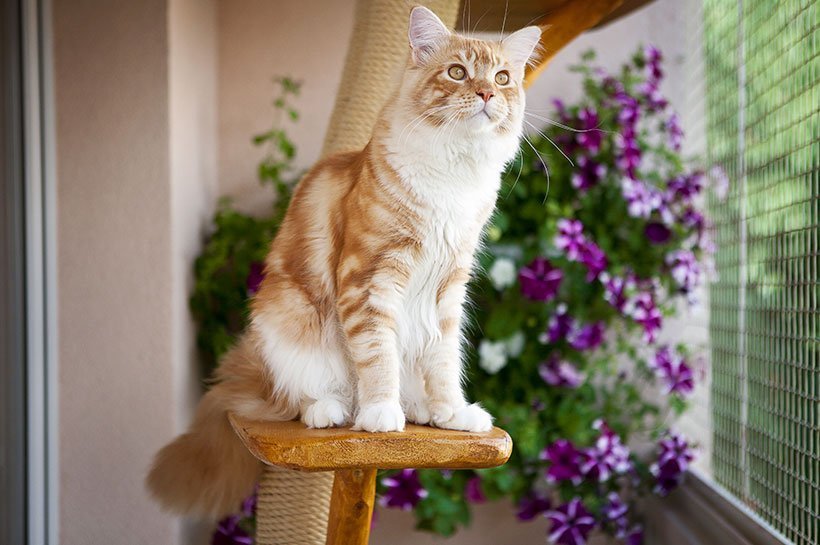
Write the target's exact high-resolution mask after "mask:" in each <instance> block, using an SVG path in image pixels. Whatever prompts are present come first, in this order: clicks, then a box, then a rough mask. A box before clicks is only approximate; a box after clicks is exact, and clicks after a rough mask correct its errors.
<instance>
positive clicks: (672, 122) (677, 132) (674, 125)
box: [666, 114, 683, 151]
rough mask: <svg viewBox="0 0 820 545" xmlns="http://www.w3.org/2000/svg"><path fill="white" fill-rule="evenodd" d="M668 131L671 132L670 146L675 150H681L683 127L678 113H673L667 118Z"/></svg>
mask: <svg viewBox="0 0 820 545" xmlns="http://www.w3.org/2000/svg"><path fill="white" fill-rule="evenodd" d="M666 132H667V133H669V146H670V147H671V148H672V149H673V150H675V151H680V148H681V145H682V144H683V129H682V128H681V126H680V118H678V114H672V115H670V116H669V119H667V120H666Z"/></svg>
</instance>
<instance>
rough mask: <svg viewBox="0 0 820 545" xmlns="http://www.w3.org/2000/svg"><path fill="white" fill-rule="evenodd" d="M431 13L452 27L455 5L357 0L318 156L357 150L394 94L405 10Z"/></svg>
mask: <svg viewBox="0 0 820 545" xmlns="http://www.w3.org/2000/svg"><path fill="white" fill-rule="evenodd" d="M415 4H420V5H424V6H427V7H428V8H430V9H431V10H433V11H434V12H435V13H436V15H438V16H439V18H441V21H442V22H443V23H444V24H445V25H447V26H448V27H449V28H453V26H454V25H455V23H456V19H457V16H458V10H459V5H460V2H459V1H458V0H426V1H424V0H423V1H419V2H404V1H402V0H359V1H358V2H357V3H356V21H355V26H354V27H353V35H352V36H351V38H350V45H349V46H348V52H347V59H346V61H345V67H344V72H343V73H342V81H341V84H340V85H339V91H338V93H337V95H336V104H335V106H334V108H333V115H332V116H331V118H330V126H329V127H328V129H327V135H326V136H325V144H324V148H323V150H322V155H329V154H331V153H336V152H338V151H349V150H358V149H362V148H363V147H364V146H365V144H367V141H368V140H369V139H370V133H371V132H372V131H373V125H374V124H375V123H376V117H377V116H378V115H379V111H380V110H381V109H382V106H384V104H385V103H386V102H387V99H388V98H389V97H390V95H391V93H393V91H395V87H396V85H397V84H398V78H399V76H400V75H401V71H402V69H403V68H404V63H405V62H406V61H407V55H408V54H409V51H410V48H409V45H408V38H407V23H408V15H409V14H410V6H412V5H415Z"/></svg>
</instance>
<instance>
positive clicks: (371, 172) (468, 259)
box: [147, 7, 540, 515]
mask: <svg viewBox="0 0 820 545" xmlns="http://www.w3.org/2000/svg"><path fill="white" fill-rule="evenodd" d="M539 37H540V30H539V29H538V28H537V27H527V28H524V29H523V30H519V31H518V32H515V33H513V34H511V35H509V36H507V37H506V38H504V39H503V40H502V41H500V42H491V41H483V40H477V39H472V38H467V37H463V36H459V35H456V34H453V33H452V32H450V31H449V30H448V29H447V28H446V27H445V26H444V25H443V24H442V22H441V21H440V20H439V19H438V17H436V16H435V14H433V12H431V11H430V10H428V9H426V8H423V7H417V8H414V9H413V10H412V12H411V15H410V29H409V38H410V46H411V53H410V56H409V60H408V62H407V67H406V70H405V71H404V75H403V78H402V81H401V84H400V87H399V89H398V91H397V92H396V94H395V96H394V98H393V99H392V100H390V101H389V103H388V104H387V106H385V108H384V110H383V111H382V113H381V115H380V117H379V119H378V122H377V123H376V126H375V128H374V130H373V134H372V138H371V140H370V142H369V143H368V144H367V146H366V147H365V148H364V149H363V150H361V151H356V152H350V153H343V154H339V155H335V156H333V157H330V158H328V159H326V160H324V161H322V162H320V163H319V164H317V165H316V166H315V167H314V168H313V169H312V170H311V171H310V172H309V173H308V174H307V175H306V176H305V177H304V179H303V180H302V181H301V182H300V183H299V185H298V186H297V187H296V190H295V192H294V194H293V200H292V202H291V203H290V207H289V208H288V211H287V215H286V216H285V219H284V221H283V223H282V225H281V228H280V229H279V232H278V234H277V236H276V238H275V240H274V241H273V244H272V247H271V250H270V253H269V254H268V257H267V260H266V263H265V273H266V274H265V279H264V281H263V282H262V285H261V287H260V289H259V291H258V293H257V294H256V295H255V296H254V298H253V301H252V302H251V323H250V326H249V328H248V330H247V331H246V332H245V333H244V334H243V336H242V338H241V339H240V340H239V341H238V343H237V344H236V346H235V347H234V348H233V349H232V350H231V351H230V352H229V353H228V354H226V355H225V356H224V358H223V360H222V361H221V362H220V366H219V369H218V370H217V372H216V376H215V381H214V384H213V386H212V387H211V389H210V391H209V392H208V393H207V394H206V395H205V396H204V398H203V399H202V401H201V402H200V404H199V407H198V409H197V412H196V416H195V418H194V422H193V424H192V425H191V428H190V430H189V431H188V432H187V433H185V434H183V435H181V436H180V437H178V438H177V439H176V440H175V441H173V442H172V443H171V444H169V445H167V446H166V447H164V448H163V449H162V450H161V451H160V452H159V453H158V454H157V457H156V460H155V461H154V465H153V468H152V470H151V472H150V474H149V476H148V480H147V483H148V486H149V488H150V490H151V492H152V494H153V495H154V496H155V497H156V498H157V499H158V500H159V501H160V502H161V503H162V504H163V505H164V506H165V507H166V508H168V509H170V510H173V511H177V512H191V511H194V512H198V513H200V514H209V515H220V514H223V513H226V512H229V511H231V510H233V509H235V508H236V507H237V505H238V504H239V502H240V501H241V499H242V498H243V497H244V496H246V495H247V494H248V493H249V492H250V491H251V490H252V488H253V485H254V483H255V481H256V480H257V478H258V476H259V473H260V463H259V462H258V461H257V460H255V459H254V458H253V457H252V456H251V455H250V454H249V453H248V452H247V451H246V450H245V448H244V447H243V446H242V445H241V444H240V442H239V440H238V439H237V437H236V436H235V434H234V433H233V431H232V430H231V428H230V425H229V423H228V420H227V418H226V414H227V412H229V411H232V412H234V413H237V414H239V415H242V416H245V417H248V418H253V419H267V420H290V419H293V418H295V417H297V416H299V417H300V418H301V419H302V421H303V422H304V423H305V424H306V425H307V426H310V427H314V428H324V427H329V426H341V425H345V424H349V423H352V424H353V427H354V429H358V430H364V431H368V432H389V431H401V430H403V429H404V426H405V421H409V422H413V423H416V424H429V425H432V426H437V427H440V428H447V429H453V430H468V431H475V432H480V431H486V430H489V429H490V428H491V426H492V418H491V417H490V415H489V414H488V413H487V412H486V411H485V410H484V409H482V408H481V407H480V406H479V405H477V404H470V403H469V402H468V401H467V400H466V399H465V397H464V393H463V390H462V385H461V379H462V371H463V369H462V356H461V326H462V313H463V310H462V308H463V306H464V301H465V295H466V284H467V282H468V280H469V279H470V274H471V271H472V269H473V262H474V255H475V252H476V248H477V246H478V244H479V242H480V239H481V234H482V230H483V228H484V225H485V223H486V222H487V220H488V219H489V217H490V214H491V213H492V211H493V208H494V206H495V201H496V194H497V192H498V189H499V186H500V183H501V182H500V178H501V172H502V170H503V169H504V167H505V165H506V164H507V163H508V162H509V161H511V160H512V159H513V157H514V156H515V154H516V151H517V149H518V143H519V138H520V137H521V132H522V119H523V112H524V91H523V87H522V81H523V78H524V68H525V65H526V63H527V62H528V61H529V59H530V57H531V55H532V54H533V50H534V49H535V47H536V45H537V44H538V40H539ZM361 69H362V70H367V67H366V66H364V67H362V68H361Z"/></svg>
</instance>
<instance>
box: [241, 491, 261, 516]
mask: <svg viewBox="0 0 820 545" xmlns="http://www.w3.org/2000/svg"><path fill="white" fill-rule="evenodd" d="M258 489H259V487H258V486H257V487H256V488H254V490H253V494H251V495H250V496H248V497H247V498H245V501H243V502H242V514H243V515H244V516H246V517H252V516H253V515H254V514H255V513H256V494H257V492H258Z"/></svg>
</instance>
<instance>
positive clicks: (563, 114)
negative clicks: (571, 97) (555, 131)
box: [552, 98, 570, 123]
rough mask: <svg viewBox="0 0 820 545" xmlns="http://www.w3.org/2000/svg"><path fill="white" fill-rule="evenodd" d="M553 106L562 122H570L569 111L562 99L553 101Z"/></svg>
mask: <svg viewBox="0 0 820 545" xmlns="http://www.w3.org/2000/svg"><path fill="white" fill-rule="evenodd" d="M552 106H553V108H555V112H556V113H557V114H558V118H559V119H560V120H561V122H563V123H566V122H567V121H570V116H569V112H568V111H567V107H566V105H565V104H564V101H563V100H561V99H560V98H554V99H552Z"/></svg>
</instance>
